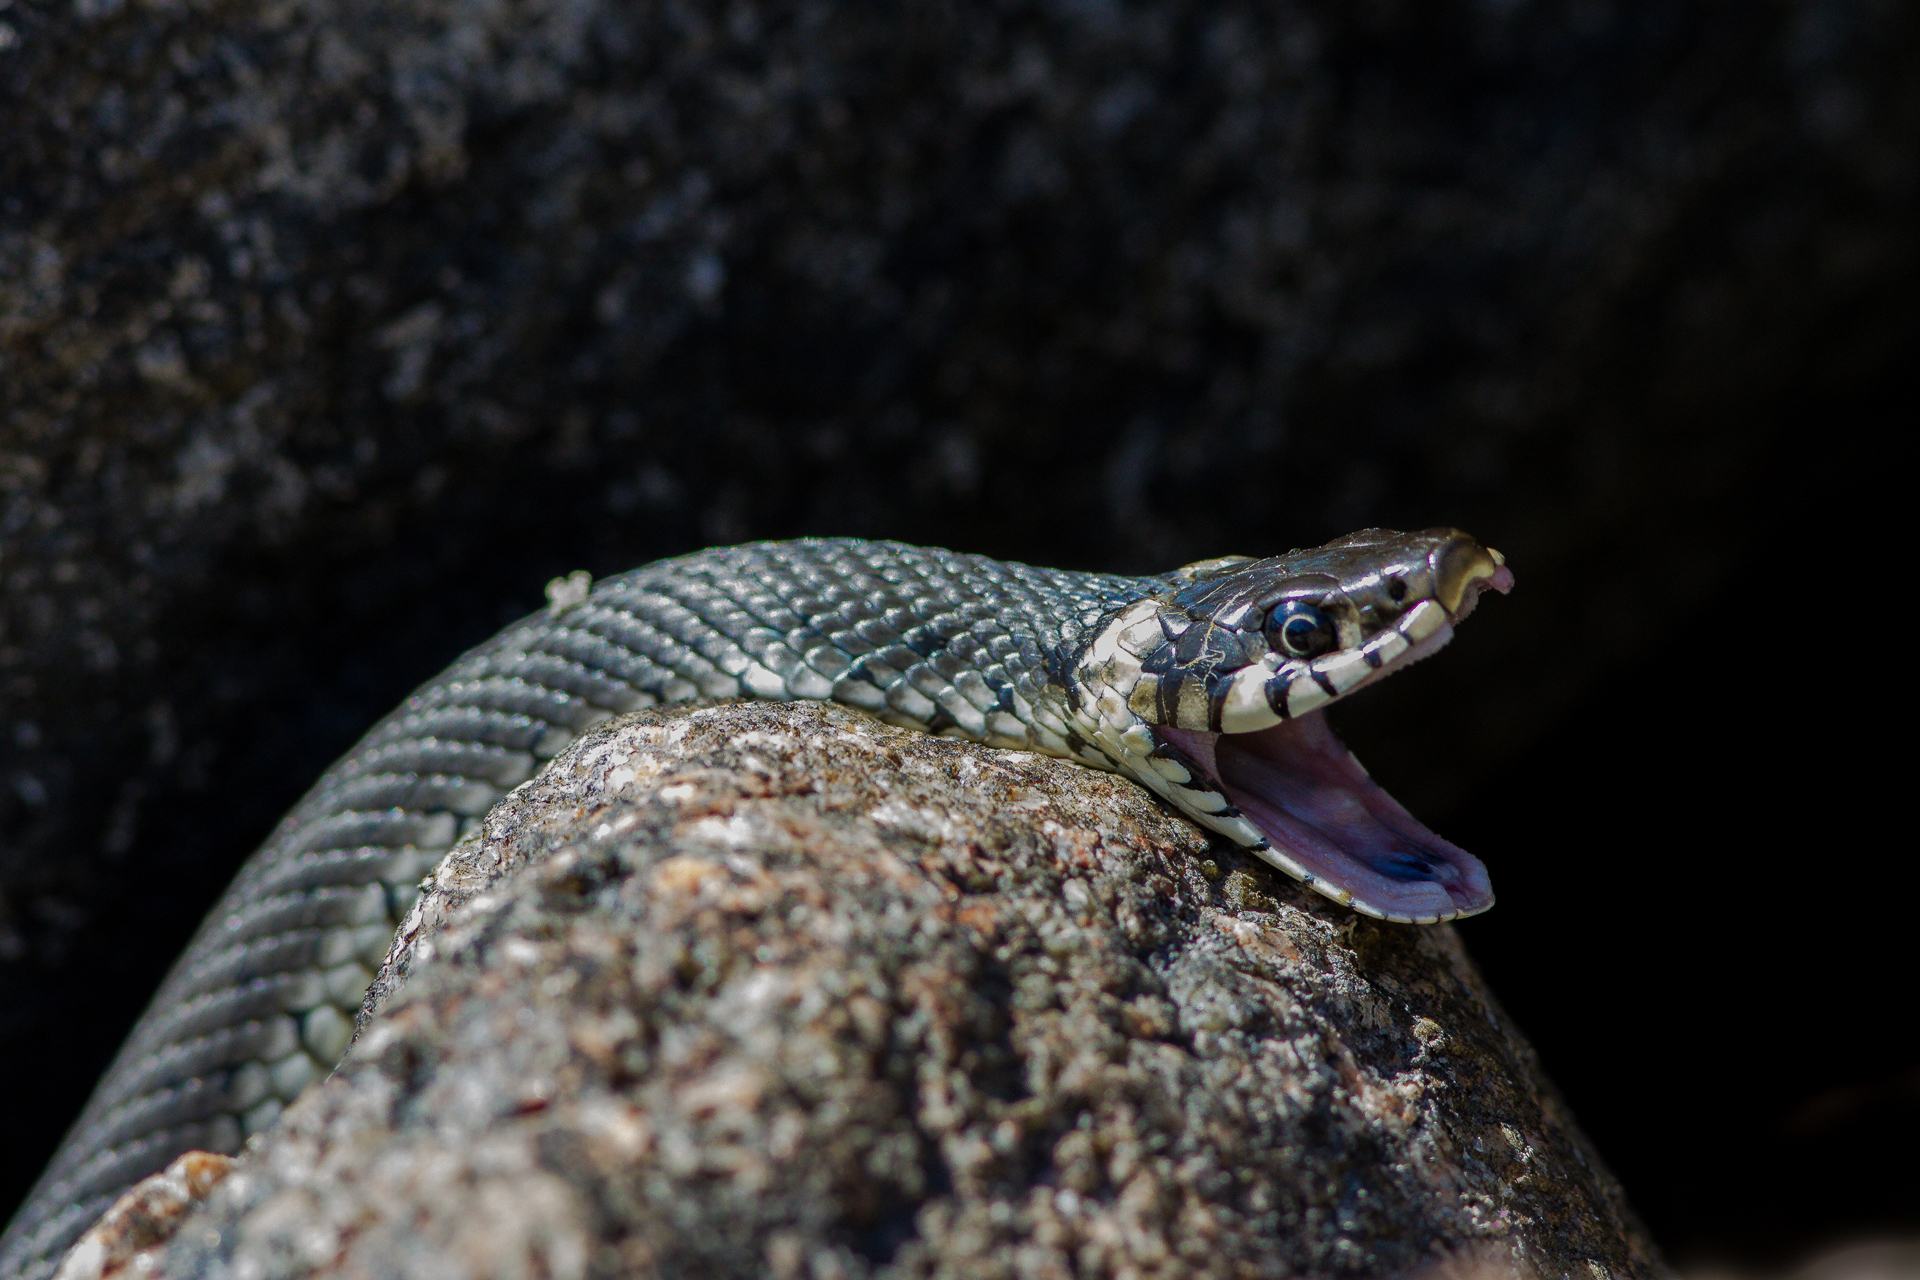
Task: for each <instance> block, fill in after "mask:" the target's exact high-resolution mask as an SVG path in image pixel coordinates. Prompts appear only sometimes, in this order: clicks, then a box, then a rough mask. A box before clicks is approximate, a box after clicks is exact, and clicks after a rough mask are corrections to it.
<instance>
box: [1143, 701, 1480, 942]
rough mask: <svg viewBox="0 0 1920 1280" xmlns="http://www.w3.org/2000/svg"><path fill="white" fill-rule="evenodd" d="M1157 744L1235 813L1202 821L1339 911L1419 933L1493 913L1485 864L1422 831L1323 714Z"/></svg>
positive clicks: (1182, 734)
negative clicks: (1420, 928) (1419, 928)
mask: <svg viewBox="0 0 1920 1280" xmlns="http://www.w3.org/2000/svg"><path fill="white" fill-rule="evenodd" d="M1154 734H1155V736H1156V737H1157V738H1159V739H1160V740H1161V741H1162V742H1164V743H1166V744H1168V745H1170V746H1172V747H1174V748H1176V749H1177V750H1178V751H1179V752H1180V753H1181V754H1182V755H1183V756H1184V757H1185V758H1186V759H1187V760H1190V761H1191V762H1192V763H1193V764H1194V765H1195V766H1196V767H1197V769H1198V772H1199V777H1197V778H1195V779H1194V781H1195V782H1202V783H1203V785H1210V786H1211V787H1213V788H1217V794H1218V795H1220V796H1221V797H1223V798H1224V799H1225V800H1226V801H1227V802H1228V804H1229V805H1230V806H1231V807H1230V809H1228V810H1226V811H1224V812H1221V813H1217V814H1195V816H1196V818H1198V819H1199V820H1200V821H1201V822H1203V823H1204V824H1205V825H1207V826H1210V827H1213V828H1214V829H1216V830H1222V831H1223V834H1226V835H1228V836H1229V837H1230V838H1235V839H1238V840H1239V841H1240V842H1241V843H1243V844H1245V843H1248V842H1247V840H1246V836H1247V835H1248V834H1251V833H1257V834H1258V836H1259V837H1260V840H1259V842H1258V843H1251V844H1249V847H1250V848H1251V849H1252V850H1253V852H1255V853H1256V854H1258V855H1259V856H1260V857H1261V858H1263V859H1264V860H1266V861H1267V862H1269V863H1271V864H1272V865H1274V866H1275V867H1278V868H1279V869H1280V870H1282V871H1284V872H1286V873H1287V874H1288V875H1290V876H1293V877H1294V878H1295V879H1297V880H1300V881H1302V882H1304V883H1305V884H1307V885H1308V886H1309V887H1311V888H1313V889H1315V890H1317V891H1319V892H1320V893H1323V894H1325V895H1326V896H1328V897H1330V898H1332V899H1334V900H1335V901H1336V902H1340V903H1344V904H1345V905H1347V906H1350V907H1352V908H1353V909H1354V910H1355V911H1359V912H1361V913H1362V914H1365V915H1370V916H1375V917H1378V918H1380V919H1382V920H1397V921H1404V922H1406V923H1410V924H1435V923H1439V922H1440V921H1443V920H1456V919H1459V918H1461V917H1463V916H1470V915H1477V914H1478V913H1480V912H1482V911H1485V910H1486V909H1487V908H1489V907H1491V906H1492V905H1493V885H1492V882H1491V880H1490V878H1489V877H1488V875H1487V869H1486V867H1485V866H1484V865H1483V864H1482V863H1481V862H1480V860H1479V859H1478V858H1475V857H1474V856H1473V855H1472V854H1470V853H1468V852H1467V851H1466V850H1465V849H1462V848H1460V846H1458V845H1456V844H1453V843H1451V842H1450V841H1447V840H1445V839H1443V838H1442V837H1440V836H1439V835H1437V834H1435V833H1434V832H1433V831H1432V830H1430V829H1429V828H1427V827H1426V826H1424V825H1422V824H1421V823H1420V821H1419V819H1417V818H1415V817H1414V816H1413V815H1412V814H1411V813H1409V812H1407V809H1406V807H1405V806H1403V805H1402V804H1401V803H1400V802H1399V801H1398V800H1395V799H1394V798H1393V796H1392V795H1390V794H1389V793H1388V792H1387V791H1386V789H1385V788H1383V787H1381V786H1380V784H1379V783H1377V782H1375V781H1374V780H1373V779H1372V778H1371V777H1369V776H1368V775H1367V772H1366V770H1365V769H1363V768H1361V766H1360V762H1359V761H1358V760H1356V759H1355V758H1354V756H1353V753H1352V752H1350V751H1348V750H1347V748H1346V745H1345V744H1344V743H1342V742H1341V741H1340V739H1339V738H1338V737H1337V736H1335V734H1334V732H1333V729H1332V727H1331V726H1329V725H1328V724H1327V721H1326V716H1325V713H1324V712H1321V711H1313V712H1309V713H1308V714H1307V715H1304V716H1301V717H1299V718H1298V719H1294V720H1289V721H1286V722H1285V723H1283V724H1278V725H1275V726H1273V727H1271V728H1268V729H1261V730H1258V731H1256V732H1253V733H1220V734H1216V733H1206V732H1199V731H1194V730H1187V729H1175V728H1170V727H1166V726H1162V727H1159V728H1157V729H1155V730H1154ZM1193 790H1194V789H1193V788H1191V786H1190V787H1189V789H1188V794H1192V793H1193ZM1179 799H1184V797H1179ZM1176 802H1178V801H1177V800H1176ZM1190 812H1191V810H1190ZM1209 819H1212V820H1211V821H1209ZM1228 828H1232V829H1228ZM1242 828H1248V829H1250V830H1242Z"/></svg>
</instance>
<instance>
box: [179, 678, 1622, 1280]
mask: <svg viewBox="0 0 1920 1280" xmlns="http://www.w3.org/2000/svg"><path fill="white" fill-rule="evenodd" d="M368 1007H369V1010H370V1011H371V1012H370V1014H369V1016H368V1018H367V1019H366V1020H365V1021H364V1022H363V1027H362V1033H361V1038H360V1039H359V1041H358V1042H357V1044H356V1045H355V1047H354V1049H353V1050H352V1051H351V1052H350V1053H349V1055H348V1058H347V1061H346V1064H345V1065H344V1066H343V1067H342V1069H341V1070H340V1071H339V1073H338V1074H337V1075H336V1076H335V1077H334V1078H333V1079H332V1080H330V1081H329V1082H328V1083H326V1084H325V1085H324V1086H322V1087H320V1088H319V1089H318V1090H317V1091H316V1092H314V1093H311V1094H309V1095H308V1096H307V1097H306V1098H305V1099H304V1100H303V1101H302V1102H300V1103H298V1104H296V1105H295V1106H294V1107H293V1108H291V1109H290V1111H289V1112H288V1114H287V1115H285V1116H284V1117H283V1118H282V1121H281V1122H280V1123H279V1124H278V1125H277V1126H276V1127H275V1128H273V1129H271V1130H269V1131H268V1132H267V1134H265V1135H264V1136H263V1137H262V1139H260V1140H259V1142H258V1144H257V1145H256V1146H254V1147H252V1148H250V1150H249V1152H248V1154H247V1155H246V1156H245V1157H243V1159H242V1161H241V1163H240V1166H239V1167H238V1168H237V1169H236V1171H235V1172H234V1174H233V1175H232V1176H231V1177H230V1178H229V1179H228V1181H227V1182H226V1183H225V1184H224V1185H223V1186H222V1187H221V1188H219V1189H218V1190H217V1191H216V1192H215V1193H214V1195H213V1197H212V1199H211V1200H210V1201H209V1204H208V1207H207V1210H206V1211H205V1212H203V1213H201V1214H200V1215H199V1216H197V1217H195V1218H193V1219H191V1220H189V1221H188V1222H187V1223H185V1224H184V1226H183V1228H182V1231H181V1233H180V1235H179V1236H178V1238H177V1239H176V1241H175V1242H174V1244H173V1245H172V1246H171V1247H170V1249H169V1250H168V1251H167V1252H165V1253H164V1254H161V1255H159V1256H158V1261H157V1262H156V1263H155V1264H154V1265H155V1266H156V1267H157V1270H156V1271H155V1272H154V1273H153V1274H159V1275H177V1276H188V1275H192V1276H202V1277H213V1276H248V1277H253V1278H255V1280H262V1278H265V1277H281V1276H296V1275H302V1276H304V1275H315V1274H334V1275H390V1276H391V1275H404V1276H422V1277H425V1276H434V1277H456V1276H458V1277H467V1276H500V1277H508V1276H547V1277H555V1278H557V1280H569V1278H571V1277H580V1276H608V1277H611V1276H620V1275H642V1274H678V1275H703V1276H708V1275H711V1276H718V1275H738V1276H761V1275H770V1276H781V1277H789V1276H819V1277H825V1276H862V1275H898V1276H909V1275H921V1276H933V1275H941V1276H967V1277H990V1276H1009V1277H1011V1276H1035V1277H1039V1276H1060V1277H1065V1276H1079V1277H1083V1278H1084V1277H1091V1276H1150V1275H1168V1276H1171V1275H1182V1276H1269V1275H1270V1276H1297V1275H1320V1276H1334V1275H1368V1276H1386V1275H1400V1274H1405V1273H1408V1272H1411V1271H1414V1270H1417V1269H1420V1268H1422V1267H1426V1266H1430V1265H1434V1264H1435V1263H1437V1262H1440V1261H1443V1260H1445V1259H1449V1258H1452V1259H1459V1258H1462V1257H1465V1258H1471V1259H1474V1260H1475V1263H1476V1265H1481V1266H1486V1265H1492V1266H1494V1267H1495V1273H1497V1272H1498V1271H1499V1270H1503V1269H1505V1268H1508V1267H1514V1268H1520V1269H1522V1270H1525V1269H1529V1268H1530V1269H1532V1270H1534V1271H1537V1272H1538V1273H1539V1274H1541V1275H1546V1276H1567V1275H1577V1276H1580V1277H1582V1278H1583V1280H1584V1278H1585V1277H1588V1276H1614V1277H1630V1276H1648V1275H1653V1274H1658V1273H1659V1272H1660V1267H1659V1264H1658V1262H1657V1259H1656V1258H1655V1256H1654V1254H1653V1252H1652V1248H1651V1246H1650V1245H1649V1243H1648V1242H1647V1241H1646V1240H1645V1238H1644V1237H1643V1236H1642V1235H1641V1234H1640V1233H1639V1230H1638V1228H1637V1226H1636V1225H1635V1224H1634V1223H1633V1221H1632V1219H1631V1216H1630V1214H1629V1212H1628V1211H1627V1209H1626V1208H1625V1206H1624V1203H1623V1201H1622V1198H1621V1196H1620V1192H1619V1190H1618V1188H1617V1187H1616V1186H1615V1185H1614V1183H1613V1182H1612V1180H1611V1178H1610V1177H1609V1175H1608V1174H1607V1173H1606V1172H1605V1171H1604V1170H1603V1169H1602V1168H1601V1166H1600V1165H1599V1163H1598V1161H1597V1159H1596V1158H1595V1156H1594V1155H1593V1153H1592V1151H1591V1150H1590V1149H1589V1148H1588V1146H1587V1145H1586V1142H1585V1140H1584V1139H1583V1138H1582V1137H1581V1136H1580V1134H1579V1133H1578V1132H1577V1131H1576V1130H1575V1128H1574V1127H1573V1125H1572V1123H1571V1122H1570V1120H1569V1119H1568V1117H1567V1116H1566V1115H1565V1114H1564V1112H1563V1111H1562V1110H1561V1108H1560V1107H1559V1106H1558V1105H1557V1104H1556V1102H1555V1101H1554V1100H1553V1096H1552V1093H1551V1089H1550V1086H1549V1085H1548V1084H1547V1083H1546V1081H1545V1080H1544V1079H1543V1077H1542V1076H1541V1075H1540V1073H1539V1070H1538V1067H1537V1066H1536V1064H1535V1062H1534V1059H1533V1056H1532V1053H1531V1051H1530V1050H1529V1048H1528V1047H1527V1045H1526V1043H1525V1042H1524V1041H1523V1040H1522V1039H1521V1037H1520V1035H1519V1034H1518V1032H1517V1031H1516V1030H1515V1029H1514V1028H1513V1027H1512V1026H1511V1025H1510V1024H1509V1023H1508V1022H1507V1021H1506V1019H1505V1018H1504V1016H1503V1015H1502V1014H1501V1012H1500V1010H1499V1008H1498V1006H1497V1005H1496V1004H1495V1003H1494V1002H1493V1000H1492V999H1491V998H1490V997H1489V995H1488V994H1487V992H1486V990H1485V989H1484V987H1483V986H1482V985H1481V983H1480V980H1479V978H1478V977H1477V975H1476V974H1475V972H1474V969H1473V966H1472V964H1471V963H1470V962H1469V961H1468V960H1467V959H1466V957H1465V955H1464V954H1463V952H1462V951H1461V948H1460V945H1459V942H1458V940H1457V938H1456V937H1455V935H1454V934H1453V932H1452V931H1451V930H1450V929H1448V928H1444V927H1443V928H1418V927H1413V926H1399V925H1380V924H1377V923H1375V922H1371V921H1367V920H1364V919H1361V918H1359V917H1356V916H1354V915H1352V914H1350V913H1348V912H1345V911H1343V910H1341V909H1339V908H1337V907H1334V906H1332V905H1331V904H1329V903H1326V902H1324V901H1323V900H1320V899H1318V898H1314V897H1311V896H1309V895H1308V894H1306V893H1305V892H1304V891H1302V890H1300V889H1299V888H1298V887H1297V886H1295V885H1294V884H1293V883H1292V882H1290V881H1287V880H1284V879H1283V878H1281V877H1279V876H1278V875H1277V873H1274V872H1271V871H1270V870H1268V869H1266V868H1265V867H1264V866H1263V865H1261V864H1258V863H1255V862H1252V861H1250V860H1248V859H1245V858H1242V857H1240V856H1238V855H1237V854H1236V853H1233V852H1231V851H1227V850H1223V849H1220V848H1210V847H1209V845H1208V844H1207V842H1206V841H1205V840H1204V839H1202V838H1201V837H1200V836H1199V835H1198V834H1197V833H1196V831H1195V829H1194V828H1192V827H1191V826H1189V825H1188V824H1186V823H1185V822H1183V821H1181V820H1179V819H1178V818H1175V817H1174V816H1172V815H1171V814H1170V813H1168V812H1167V811H1165V810H1164V809H1162V808H1161V807H1160V806H1158V805H1157V804H1156V803H1155V802H1153V801H1152V800H1151V799H1150V798H1149V797H1148V796H1147V795H1146V793H1144V792H1143V791H1141V790H1140V789H1139V788H1137V787H1135V786H1133V785H1132V784H1130V783H1127V782H1124V781H1121V780H1119V779H1117V778H1113V777H1109V776H1105V775H1100V774H1095V773H1091V772H1089V771H1087V770H1084V769H1081V768H1078V767H1076V766H1073V765H1069V764H1066V763H1064V762H1061V761H1057V760H1051V759H1046V758H1043V757H1037V756H1032V755H1028V754H1025V753H1014V752H1004V751H996V750H992V749H988V748H982V747H977V746H973V745H971V744H966V743H961V742H956V741H952V740H948V739H941V738H932V737H927V736H924V735H920V734H915V733H911V732H906V731H902V730H898V729H894V728H890V727H887V726H884V725H880V724H878V723H876V722H874V721H872V720H870V719H868V718H866V717H864V716H861V715H859V714H858V713H855V712H850V711H846V710H843V709H840V708H835V707H820V706H796V707H782V706H767V705H752V704H749V705H738V704H735V705H719V706H708V707H700V708H695V709H691V710H680V711H674V712H644V713H640V714H638V715H635V716H631V717H626V718H623V719H621V720H618V721H614V722H611V723H609V724H608V725H606V726H603V727H601V728H599V729H596V730H595V731H593V732H592V733H591V734H589V735H588V736H587V737H585V738H584V739H582V740H581V741H580V742H579V743H578V744H576V745H575V746H574V747H573V748H570V749H569V751H568V752H567V754H566V755H564V756H563V757H561V758H560V760H559V761H557V762H556V764H555V766H554V768H553V769H552V770H550V771H549V773H547V774H546V775H544V776H543V777H541V778H539V779H536V780H535V781H533V782H531V783H529V784H527V785H526V786H524V787H523V788H521V789H520V790H519V791H518V792H516V793H515V794H514V795H513V796H511V797H509V798H508V799H507V800H505V801H503V802H502V803H501V805H500V806H498V807H497V808H496V809H495V810H494V811H493V812H492V813H491V814H490V815H489V816H488V818H487V820H486V824H485V829H484V831H483V832H481V833H479V834H477V835H476V836H475V837H473V838H471V839H470V840H469V841H468V842H466V843H464V844H463V845H461V846H460V847H458V848H457V849H456V850H455V851H454V853H453V854H451V855H450V856H449V859H448V861H447V862H446V863H445V864H443V866H442V868H441V870H440V871H439V872H438V873H437V875H436V883H435V885H434V887H433V888H432V889H430V891H429V892H428V893H427V894H426V895H425V896H424V897H423V899H422V901H421V904H420V906H419V909H418V910H417V911H416V913H415V916H414V917H413V919H412V920H411V921H410V922H409V923H408V925H407V926H406V927H405V928H403V930H402V932H401V935H400V940H399V942H398V943H397V944H396V948H395V953H394V955H393V956H392V957H390V960H389V964H388V966H387V969H386V970H385V971H384V972H383V974H382V978H381V982H380V984H379V985H377V986H376V989H375V992H374V993H373V995H372V996H370V998H369V1001H368ZM1475 1274H1481V1272H1475Z"/></svg>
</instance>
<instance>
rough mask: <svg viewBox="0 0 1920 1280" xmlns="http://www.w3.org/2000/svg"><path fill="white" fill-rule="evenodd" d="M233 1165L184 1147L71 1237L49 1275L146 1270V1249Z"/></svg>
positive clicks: (76, 1279) (74, 1277)
mask: <svg viewBox="0 0 1920 1280" xmlns="http://www.w3.org/2000/svg"><path fill="white" fill-rule="evenodd" d="M233 1165H234V1161H233V1157H231V1156H221V1155H215V1154H213V1153H212V1152H210V1151H189V1152H187V1153H186V1154H185V1155H183V1156H181V1157H180V1158H179V1159H177V1160H175V1161H174V1162H173V1163H172V1164H169V1165H168V1166H167V1167H166V1168H165V1169H162V1170H161V1171H160V1172H159V1173H156V1174H153V1175H151V1176H150V1177H146V1178H142V1179H141V1180H140V1181H139V1182H137V1183H135V1184H134V1185H133V1186H132V1187H130V1188H128V1189H127V1192H126V1194H124V1195H122V1196H121V1197H120V1198H119V1199H118V1200H115V1201H114V1202H113V1204H112V1205H111V1206H109V1207H108V1209H107V1211H106V1212H105V1213H103V1214H101V1215H100V1221H98V1222H96V1223H95V1224H94V1225H93V1226H91V1227H89V1228H88V1229H87V1232H86V1234H85V1235H83V1236H81V1237H80V1238H79V1239H78V1240H76V1241H74V1243H73V1247H72V1248H71V1249H69V1250H67V1256H66V1257H65V1258H64V1259H61V1260H60V1270H59V1271H58V1272H56V1273H55V1274H54V1278H53V1280H109V1277H113V1276H126V1275H128V1274H132V1275H140V1274H142V1273H144V1272H145V1271H147V1270H149V1269H150V1268H151V1266H152V1251H153V1250H154V1249H155V1248H157V1247H159V1246H162V1245H165V1244H167V1243H168V1242H170V1241H171V1240H172V1239H173V1237H174V1234H175V1232H177V1231H178V1230H179V1229H180V1224H181V1223H182V1222H183V1221H185V1219H186V1217H187V1215H188V1212H189V1211H190V1210H191V1209H192V1208H193V1207H194V1206H195V1205H197V1204H199V1203H200V1202H201V1201H203V1200H205V1199H206V1198H207V1196H208V1194H209V1193H210V1192H212V1190H213V1189H214V1188H215V1187H217V1186H219V1185H220V1182H221V1180H222V1179H223V1178H225V1177H226V1176H227V1175H228V1174H229V1173H231V1172H232V1171H233Z"/></svg>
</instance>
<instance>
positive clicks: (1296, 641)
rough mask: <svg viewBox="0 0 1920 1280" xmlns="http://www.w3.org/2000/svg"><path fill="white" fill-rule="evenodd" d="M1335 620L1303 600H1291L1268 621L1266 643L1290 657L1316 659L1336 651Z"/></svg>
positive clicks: (1276, 610) (1275, 611) (1274, 612)
mask: <svg viewBox="0 0 1920 1280" xmlns="http://www.w3.org/2000/svg"><path fill="white" fill-rule="evenodd" d="M1336 639H1337V637H1336V636H1335V635H1334V631H1333V619H1331V618H1329V617H1327V615H1326V614H1324V613H1322V612H1320V610H1318V609H1316V608H1314V607H1313V606H1312V605H1310V604H1308V603H1307V602H1306V601H1304V600H1289V601H1287V602H1286V603H1285V604H1283V605H1281V606H1280V607H1279V608H1278V609H1275V610H1274V611H1273V616H1272V617H1271V618H1269V619H1267V643H1269V644H1271V645H1272V646H1273V647H1274V649H1275V650H1277V651H1278V652H1280V653H1283V654H1285V655H1286V656H1287V657H1289V658H1317V657H1319V656H1320V655H1321V654H1323V653H1325V652H1326V651H1327V650H1329V649H1331V648H1333V646H1334V643H1335V641H1336Z"/></svg>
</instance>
